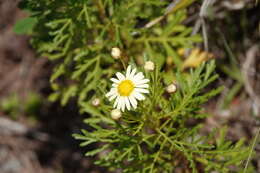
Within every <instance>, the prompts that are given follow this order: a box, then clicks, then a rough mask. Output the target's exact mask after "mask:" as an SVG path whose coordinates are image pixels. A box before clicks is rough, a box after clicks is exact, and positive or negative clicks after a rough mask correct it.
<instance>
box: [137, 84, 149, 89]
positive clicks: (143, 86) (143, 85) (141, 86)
mask: <svg viewBox="0 0 260 173" xmlns="http://www.w3.org/2000/svg"><path fill="white" fill-rule="evenodd" d="M135 87H136V88H149V85H148V84H139V85H136V86H135Z"/></svg>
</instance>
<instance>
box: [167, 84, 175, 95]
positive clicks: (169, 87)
mask: <svg viewBox="0 0 260 173" xmlns="http://www.w3.org/2000/svg"><path fill="white" fill-rule="evenodd" d="M176 90H177V86H176V85H175V84H173V83H172V84H170V85H168V86H167V87H166V91H167V92H168V93H169V94H171V93H175V92H176Z"/></svg>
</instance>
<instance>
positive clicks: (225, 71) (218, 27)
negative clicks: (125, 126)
mask: <svg viewBox="0 0 260 173" xmlns="http://www.w3.org/2000/svg"><path fill="white" fill-rule="evenodd" d="M18 2H19V1H18V0H12V1H10V0H0V173H35V172H38V173H72V172H73V173H83V172H91V173H94V172H101V171H104V170H102V169H101V168H98V167H96V166H94V164H93V160H94V158H86V157H84V152H85V151H86V150H87V149H86V148H85V149H83V148H80V147H79V143H78V141H76V140H74V139H73V138H72V136H71V135H72V134H73V133H77V132H79V129H81V128H88V127H85V126H84V124H83V123H82V119H83V118H84V117H83V115H80V114H79V113H78V112H77V106H76V104H75V102H73V100H72V101H71V102H70V103H69V104H68V105H67V106H65V107H61V106H60V105H59V103H50V102H49V101H48V99H47V97H48V95H49V94H50V93H51V89H50V87H49V77H50V75H51V73H52V64H51V62H49V61H48V59H47V58H44V57H38V56H37V54H36V53H35V52H34V50H33V49H32V48H31V47H30V38H29V37H28V36H22V35H16V34H15V33H14V32H13V26H14V24H15V23H16V22H17V21H18V20H19V19H22V18H23V17H25V16H26V14H25V13H24V12H22V11H21V10H19V9H18V7H17V4H18ZM199 8H200V5H199V4H197V5H196V4H195V5H194V6H192V8H191V9H190V18H189V19H190V21H186V22H187V24H188V25H193V24H195V22H194V21H195V20H194V18H196V17H197V15H198V14H197V13H196V10H197V9H199ZM214 11H215V14H217V15H213V16H208V18H207V20H206V27H207V36H208V45H209V47H210V50H211V53H212V54H213V55H214V57H215V59H216V62H217V72H218V73H219V74H220V79H219V80H218V85H223V86H225V89H224V91H223V92H222V94H221V95H220V96H218V97H215V98H214V99H212V100H211V101H210V102H209V103H208V104H207V105H205V110H206V111H207V112H208V113H210V114H212V115H213V116H212V117H210V118H208V119H207V120H206V121H205V124H206V126H205V128H204V130H205V132H206V131H208V130H211V129H212V128H214V127H221V126H223V125H227V126H229V130H228V138H229V139H230V140H232V141H237V140H238V139H240V138H245V139H246V140H248V142H249V141H250V140H252V139H253V138H254V137H255V136H256V135H257V132H258V128H259V127H260V44H259V43H260V36H259V35H260V23H259V19H260V5H259V4H257V1H254V0H223V1H218V2H217V3H216V4H215V5H214ZM211 87H212V88H214V87H215V86H211ZM248 144H249V143H248ZM254 149H255V151H256V155H255V156H254V157H253V158H252V160H253V165H254V166H255V168H256V170H258V172H260V157H259V156H260V144H259V140H258V142H257V143H256V145H255V148H254Z"/></svg>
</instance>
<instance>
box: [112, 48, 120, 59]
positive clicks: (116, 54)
mask: <svg viewBox="0 0 260 173" xmlns="http://www.w3.org/2000/svg"><path fill="white" fill-rule="evenodd" d="M121 54H122V53H121V50H120V49H119V48H118V47H113V48H112V50H111V55H112V57H113V58H115V59H119V58H120V57H121Z"/></svg>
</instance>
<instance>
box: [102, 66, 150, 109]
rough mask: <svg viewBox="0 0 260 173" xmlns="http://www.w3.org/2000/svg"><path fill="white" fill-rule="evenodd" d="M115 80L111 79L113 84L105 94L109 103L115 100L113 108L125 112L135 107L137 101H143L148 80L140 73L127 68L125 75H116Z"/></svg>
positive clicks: (129, 67) (118, 73)
mask: <svg viewBox="0 0 260 173" xmlns="http://www.w3.org/2000/svg"><path fill="white" fill-rule="evenodd" d="M116 76H117V78H118V79H116V78H111V81H112V82H113V84H112V88H111V90H110V91H109V92H108V93H107V94H106V97H108V98H109V100H110V101H112V100H114V99H115V102H114V107H115V108H117V109H119V110H122V111H125V108H127V109H128V110H130V109H131V107H133V108H134V109H135V108H136V107H137V100H144V99H145V97H144V95H143V93H149V91H148V88H149V85H148V84H147V83H148V82H149V79H145V78H144V75H143V73H142V72H138V73H136V68H134V69H132V68H131V66H128V67H127V70H126V74H125V75H124V74H122V73H120V72H117V73H116Z"/></svg>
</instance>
